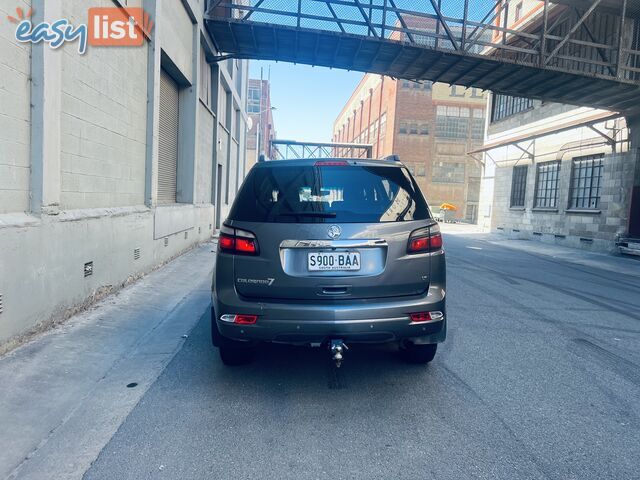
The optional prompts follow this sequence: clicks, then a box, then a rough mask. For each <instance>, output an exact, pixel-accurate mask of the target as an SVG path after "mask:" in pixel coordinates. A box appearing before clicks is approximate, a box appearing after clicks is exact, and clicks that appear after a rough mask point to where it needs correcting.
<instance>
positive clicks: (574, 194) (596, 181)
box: [569, 155, 603, 210]
mask: <svg viewBox="0 0 640 480" xmlns="http://www.w3.org/2000/svg"><path fill="white" fill-rule="evenodd" d="M602 169H603V155H588V156H585V157H577V158H574V159H573V165H572V169H571V188H570V190H569V208H585V209H594V210H595V209H598V208H600V190H601V184H602Z"/></svg>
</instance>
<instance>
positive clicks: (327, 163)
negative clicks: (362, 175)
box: [313, 160, 349, 167]
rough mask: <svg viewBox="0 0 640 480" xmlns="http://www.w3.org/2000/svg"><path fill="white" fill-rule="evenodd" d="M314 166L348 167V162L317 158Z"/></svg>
mask: <svg viewBox="0 0 640 480" xmlns="http://www.w3.org/2000/svg"><path fill="white" fill-rule="evenodd" d="M313 166H314V167H348V166H349V162H347V161H345V160H318V161H317V162H316V163H314V164H313Z"/></svg>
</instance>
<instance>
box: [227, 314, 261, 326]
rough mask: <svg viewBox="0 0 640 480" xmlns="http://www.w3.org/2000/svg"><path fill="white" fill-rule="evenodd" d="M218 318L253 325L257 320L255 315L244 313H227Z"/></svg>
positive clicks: (228, 321)
mask: <svg viewBox="0 0 640 480" xmlns="http://www.w3.org/2000/svg"><path fill="white" fill-rule="evenodd" d="M220 320H222V321H223V322H226V323H235V324H237V325H254V324H255V323H256V322H257V321H258V316H257V315H245V314H230V315H229V314H227V315H222V316H221V317H220Z"/></svg>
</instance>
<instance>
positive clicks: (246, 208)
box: [229, 165, 430, 223]
mask: <svg viewBox="0 0 640 480" xmlns="http://www.w3.org/2000/svg"><path fill="white" fill-rule="evenodd" d="M229 218H230V219H233V220H239V221H246V222H279V223H333V222H336V223H378V222H403V221H410V220H426V219H428V218H430V215H429V209H428V207H427V203H426V202H425V200H424V197H423V196H422V194H421V193H420V191H419V189H418V187H417V185H416V184H415V181H414V180H413V179H412V178H411V176H410V175H409V173H408V171H407V170H406V169H405V168H399V167H384V166H373V167H369V166H367V167H365V166H354V165H349V166H327V165H324V166H287V167H284V166H282V167H280V166H278V167H273V168H254V169H253V170H251V172H249V175H248V176H247V178H246V180H245V182H244V184H243V185H242V189H241V190H240V192H239V194H238V197H237V198H236V201H235V203H234V204H233V207H232V209H231V213H230V215H229Z"/></svg>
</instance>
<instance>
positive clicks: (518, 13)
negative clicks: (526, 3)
mask: <svg viewBox="0 0 640 480" xmlns="http://www.w3.org/2000/svg"><path fill="white" fill-rule="evenodd" d="M521 18H522V2H520V3H519V4H517V5H516V18H515V21H516V22H517V21H518V20H520V19H521Z"/></svg>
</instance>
